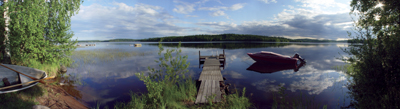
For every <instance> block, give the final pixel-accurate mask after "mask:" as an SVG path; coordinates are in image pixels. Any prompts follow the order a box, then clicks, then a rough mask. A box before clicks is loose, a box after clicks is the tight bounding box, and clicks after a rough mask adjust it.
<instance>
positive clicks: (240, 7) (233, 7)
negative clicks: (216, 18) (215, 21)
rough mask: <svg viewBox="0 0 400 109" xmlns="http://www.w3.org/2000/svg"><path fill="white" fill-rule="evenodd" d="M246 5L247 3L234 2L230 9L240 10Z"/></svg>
mask: <svg viewBox="0 0 400 109" xmlns="http://www.w3.org/2000/svg"><path fill="white" fill-rule="evenodd" d="M244 5H245V3H238V4H234V5H232V6H231V7H229V9H230V10H232V11H235V10H239V9H242V8H243V7H244Z"/></svg>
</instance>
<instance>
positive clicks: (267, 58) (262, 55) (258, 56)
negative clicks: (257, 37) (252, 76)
mask: <svg viewBox="0 0 400 109" xmlns="http://www.w3.org/2000/svg"><path fill="white" fill-rule="evenodd" d="M247 55H249V56H250V57H251V58H252V59H253V60H254V61H257V62H276V63H286V64H297V61H298V60H300V61H302V62H304V60H303V59H301V58H300V56H299V55H298V54H295V55H294V56H293V57H290V56H287V55H281V54H277V53H274V52H268V51H261V52H257V53H247Z"/></svg>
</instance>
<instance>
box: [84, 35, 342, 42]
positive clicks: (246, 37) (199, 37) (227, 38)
mask: <svg viewBox="0 0 400 109" xmlns="http://www.w3.org/2000/svg"><path fill="white" fill-rule="evenodd" d="M161 39H162V41H163V42H179V41H181V42H190V41H264V42H346V41H335V40H317V39H288V38H284V37H272V36H261V35H251V34H218V35H207V34H200V35H189V36H167V37H156V38H147V39H111V40H103V41H100V40H81V41H79V42H134V41H141V42H158V41H160V40H161Z"/></svg>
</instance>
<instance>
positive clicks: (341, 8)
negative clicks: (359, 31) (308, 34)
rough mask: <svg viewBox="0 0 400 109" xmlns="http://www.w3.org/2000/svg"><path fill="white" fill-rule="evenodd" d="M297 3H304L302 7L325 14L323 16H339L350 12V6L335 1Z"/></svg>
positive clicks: (322, 0)
mask: <svg viewBox="0 0 400 109" xmlns="http://www.w3.org/2000/svg"><path fill="white" fill-rule="evenodd" d="M295 1H296V2H300V3H303V5H301V6H302V7H305V8H311V9H312V10H314V11H316V12H318V13H323V14H337V13H345V12H347V13H348V12H350V6H349V5H348V4H345V3H339V2H335V0H295Z"/></svg>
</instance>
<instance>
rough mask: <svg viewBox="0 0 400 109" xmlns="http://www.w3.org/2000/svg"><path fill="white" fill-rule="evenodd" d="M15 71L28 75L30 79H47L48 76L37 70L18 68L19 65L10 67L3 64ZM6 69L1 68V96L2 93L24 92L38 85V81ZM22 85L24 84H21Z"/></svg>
mask: <svg viewBox="0 0 400 109" xmlns="http://www.w3.org/2000/svg"><path fill="white" fill-rule="evenodd" d="M1 65H4V66H6V67H8V68H11V69H13V70H16V71H18V72H20V73H23V74H25V75H28V76H30V77H33V78H36V79H45V78H47V74H46V73H45V72H44V71H42V70H38V69H35V68H30V67H25V66H18V65H10V64H1ZM6 67H3V66H0V94H2V93H10V92H16V91H20V90H24V89H27V88H30V87H32V86H35V85H36V84H37V83H38V80H36V81H34V80H33V79H32V78H30V77H27V76H25V75H23V74H19V73H17V72H15V71H12V70H10V69H8V68H6ZM21 83H22V84H21ZM10 85H11V86H13V85H19V86H18V87H13V88H7V89H3V88H5V87H6V86H10Z"/></svg>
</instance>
